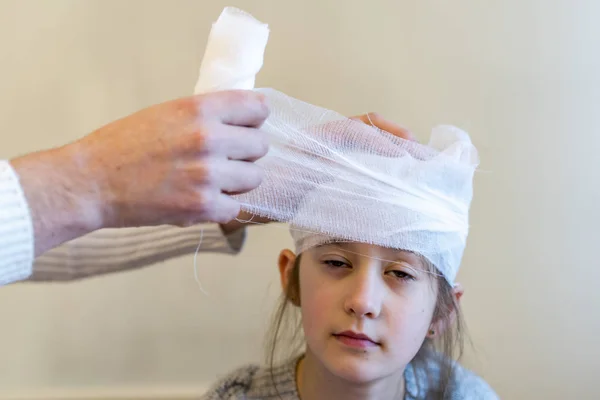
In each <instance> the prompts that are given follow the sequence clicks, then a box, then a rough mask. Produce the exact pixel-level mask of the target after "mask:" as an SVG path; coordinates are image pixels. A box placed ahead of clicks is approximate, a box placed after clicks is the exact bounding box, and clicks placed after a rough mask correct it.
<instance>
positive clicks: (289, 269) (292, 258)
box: [277, 249, 300, 305]
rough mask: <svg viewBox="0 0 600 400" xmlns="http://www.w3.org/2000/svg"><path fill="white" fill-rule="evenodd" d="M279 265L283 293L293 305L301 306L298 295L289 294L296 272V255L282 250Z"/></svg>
mask: <svg viewBox="0 0 600 400" xmlns="http://www.w3.org/2000/svg"><path fill="white" fill-rule="evenodd" d="M277 264H278V266H279V280H280V281H281V289H282V290H283V293H285V294H286V295H287V296H288V298H289V300H290V301H291V302H292V303H294V304H295V305H299V304H300V299H297V298H296V297H297V296H296V294H294V293H289V292H288V288H289V286H290V279H291V278H292V273H293V272H294V266H295V264H296V254H294V252H293V251H291V250H288V249H285V250H282V251H281V253H279V260H278V261H277ZM290 297H291V298H290Z"/></svg>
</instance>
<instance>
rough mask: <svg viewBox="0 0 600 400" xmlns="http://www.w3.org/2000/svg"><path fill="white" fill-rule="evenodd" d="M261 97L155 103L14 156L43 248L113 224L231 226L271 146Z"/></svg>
mask: <svg viewBox="0 0 600 400" xmlns="http://www.w3.org/2000/svg"><path fill="white" fill-rule="evenodd" d="M268 112H269V111H268V106H267V105H266V103H265V99H264V97H263V96H262V95H261V94H258V93H255V92H251V91H225V92H217V93H212V94H208V95H202V96H193V97H187V98H182V99H178V100H174V101H169V102H166V103H162V104H159V105H156V106H153V107H149V108H146V109H144V110H142V111H139V112H137V113H135V114H133V115H130V116H128V117H125V118H123V119H120V120H118V121H115V122H113V123H110V124H108V125H106V126H104V127H102V128H100V129H98V130H97V131H95V132H93V133H91V134H90V135H88V136H86V137H84V138H82V139H80V140H78V141H76V142H74V143H71V144H68V145H66V146H63V147H60V148H57V149H52V150H48V151H43V152H38V153H33V154H29V155H26V156H23V157H19V158H16V159H13V160H11V164H12V165H13V167H14V169H15V170H16V172H17V175H18V176H19V179H20V181H21V185H22V187H23V190H24V193H25V196H26V198H27V201H28V204H29V207H30V209H31V213H32V217H33V221H34V231H35V239H36V255H39V254H41V253H43V252H45V251H46V250H48V249H50V248H52V247H55V246H57V245H59V244H61V243H63V242H65V241H67V240H71V239H73V238H75V237H77V236H81V235H83V234H86V233H89V232H91V231H93V230H96V229H100V228H107V227H133V226H148V225H160V224H172V225H179V226H188V225H192V224H196V223H201V222H218V223H226V222H228V221H230V220H232V219H233V218H235V217H236V215H238V213H239V210H240V209H239V204H238V203H237V202H236V201H235V200H234V199H232V198H231V197H230V196H229V195H230V194H234V193H242V192H246V191H249V190H252V189H254V188H256V187H257V186H258V185H259V184H260V183H261V180H262V171H261V170H260V168H259V167H258V166H256V165H255V164H253V161H255V160H257V159H258V158H260V157H262V156H264V155H265V154H266V152H267V149H268V144H267V142H266V139H265V136H264V135H263V134H262V133H261V131H260V129H259V128H260V126H261V125H262V123H263V122H264V120H265V119H266V118H267V116H268Z"/></svg>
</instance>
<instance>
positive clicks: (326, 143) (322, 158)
mask: <svg viewBox="0 0 600 400" xmlns="http://www.w3.org/2000/svg"><path fill="white" fill-rule="evenodd" d="M203 64H204V65H209V64H210V63H208V62H206V60H205V62H203ZM257 90H259V91H261V92H262V93H264V94H265V96H266V97H267V99H268V103H269V105H270V107H271V115H270V116H269V118H268V119H267V121H266V122H265V124H264V125H263V130H264V131H265V132H266V133H267V134H268V136H269V140H270V150H269V153H268V154H267V156H265V157H264V158H262V159H260V160H258V161H257V164H259V165H260V166H261V167H263V168H264V171H265V179H264V181H263V183H262V184H261V186H260V187H259V188H257V189H255V190H253V191H251V192H249V193H246V194H242V195H238V196H236V197H237V199H238V200H239V201H240V202H241V203H242V207H243V209H245V210H247V211H249V212H251V213H253V214H257V215H261V216H264V217H268V218H271V219H274V220H277V221H281V222H287V223H289V225H290V230H291V234H292V237H293V239H294V242H295V245H296V250H297V252H299V253H300V252H303V251H305V250H307V249H309V248H311V247H314V246H317V245H321V244H324V243H327V242H331V241H356V242H362V243H368V244H374V245H379V246H383V247H389V248H394V249H400V250H408V251H412V252H415V253H418V254H420V255H422V256H423V257H425V258H426V259H427V260H429V261H430V262H431V263H432V264H433V265H435V267H436V268H437V269H438V270H439V271H440V273H441V274H442V275H443V276H444V277H445V278H446V280H447V281H448V282H449V283H451V284H452V283H453V282H454V279H455V277H456V274H457V272H458V268H459V265H460V263H461V259H462V255H463V251H464V248H465V245H466V239H467V234H468V230H469V217H468V216H469V208H470V203H471V199H472V193H473V186H472V181H473V175H474V172H475V169H476V167H477V165H478V162H479V161H478V155H477V151H476V149H475V147H474V146H473V144H472V143H471V141H470V139H469V136H468V135H467V134H466V133H465V132H463V131H461V130H460V129H458V128H455V127H452V126H440V127H437V128H435V129H434V130H433V131H432V134H431V138H430V141H429V143H428V144H427V145H423V144H419V143H416V142H413V141H408V140H405V139H401V138H398V137H395V136H393V135H391V134H390V133H388V132H384V131H381V130H379V129H377V128H375V127H373V126H369V125H366V124H364V123H362V122H359V121H354V120H350V119H348V118H347V117H345V116H343V115H340V114H338V113H336V112H334V111H330V110H327V109H324V108H321V107H318V106H315V105H312V104H308V103H306V102H303V101H300V100H297V99H294V98H292V97H289V96H287V95H285V94H283V93H281V92H278V91H276V90H273V89H257Z"/></svg>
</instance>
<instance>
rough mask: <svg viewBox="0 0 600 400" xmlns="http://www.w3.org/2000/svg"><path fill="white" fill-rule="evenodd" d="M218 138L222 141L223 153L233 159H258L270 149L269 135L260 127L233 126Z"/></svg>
mask: <svg viewBox="0 0 600 400" xmlns="http://www.w3.org/2000/svg"><path fill="white" fill-rule="evenodd" d="M217 140H220V141H222V145H221V154H225V156H226V157H227V158H229V159H231V160H242V161H256V160H258V159H259V158H261V157H264V156H265V155H266V154H267V152H268V151H269V143H268V140H267V137H266V135H265V134H264V133H263V132H261V131H260V130H258V129H252V128H242V127H237V126H236V127H233V126H232V127H229V128H228V129H226V130H225V131H224V132H223V134H222V135H220V136H219V138H218V139H217Z"/></svg>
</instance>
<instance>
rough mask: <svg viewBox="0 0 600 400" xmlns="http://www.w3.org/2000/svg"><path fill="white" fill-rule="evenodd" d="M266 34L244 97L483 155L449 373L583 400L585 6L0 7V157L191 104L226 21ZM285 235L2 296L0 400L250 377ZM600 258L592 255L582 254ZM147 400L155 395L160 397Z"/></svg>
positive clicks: (599, 331)
mask: <svg viewBox="0 0 600 400" xmlns="http://www.w3.org/2000/svg"><path fill="white" fill-rule="evenodd" d="M228 5H233V6H237V7H240V8H242V9H244V10H246V11H249V12H251V13H252V14H254V15H255V16H256V17H257V18H259V19H260V20H262V21H264V22H267V23H268V24H269V25H270V27H271V38H270V41H269V44H268V47H267V52H266V57H265V66H264V69H263V71H262V72H261V73H260V75H259V76H258V79H257V86H262V87H264V86H268V87H274V88H277V89H279V90H281V91H284V92H286V93H287V94H289V95H292V96H294V97H297V98H300V99H302V100H306V101H309V102H312V103H315V104H318V105H320V106H324V107H327V108H331V109H334V110H336V111H339V112H341V113H344V114H347V115H353V114H360V113H364V112H368V111H377V112H379V113H382V114H383V115H384V116H386V117H388V118H391V119H393V120H395V121H398V122H400V123H401V124H404V125H405V126H407V127H409V128H411V129H412V130H413V131H415V132H416V133H417V135H418V137H419V139H420V140H423V141H426V140H427V138H428V135H429V131H430V130H431V128H432V127H433V126H435V125H437V124H440V123H449V124H454V125H457V126H459V127H461V128H463V129H465V130H466V131H468V132H469V133H470V134H471V135H472V138H473V141H474V142H475V144H476V146H477V147H478V148H479V150H480V152H481V159H482V164H481V169H482V170H481V172H479V173H478V174H477V178H476V183H475V197H474V203H473V207H472V219H471V223H472V228H471V236H470V239H469V242H468V247H467V251H466V254H465V258H464V264H463V267H462V272H461V274H460V281H461V282H462V284H463V286H464V287H465V289H466V293H465V296H464V297H463V300H464V303H463V304H464V310H465V314H466V318H467V323H468V326H469V328H470V333H471V337H472V341H473V345H474V348H470V349H469V351H468V354H467V356H466V359H465V363H466V364H467V365H468V366H469V367H471V368H473V369H474V370H475V371H476V372H478V373H479V374H481V375H482V376H483V377H484V378H485V379H486V380H487V381H488V382H489V383H490V384H491V385H492V386H493V387H494V388H495V389H496V390H497V392H498V393H499V394H500V397H501V398H503V399H519V400H520V399H523V400H525V399H528V400H531V399H545V400H550V399H596V398H598V395H597V386H598V383H597V380H598V379H597V375H596V374H597V373H598V370H599V369H600V346H599V345H598V344H597V337H598V336H599V335H600V322H599V318H598V315H597V313H596V307H597V306H598V304H599V300H600V295H599V294H598V291H597V283H598V281H599V280H600V271H599V268H598V266H599V265H600V262H599V261H598V258H597V257H598V253H597V252H596V250H597V248H598V246H600V243H599V240H600V239H599V235H598V230H597V229H596V228H594V227H598V226H599V225H600V178H599V171H600V165H599V162H598V161H597V159H598V156H597V154H598V151H599V150H600V135H599V131H600V114H599V113H597V112H596V108H598V106H600V73H599V71H600V55H599V53H598V49H599V48H600V43H599V42H600V27H599V26H598V24H597V17H596V16H597V15H598V13H600V3H598V2H595V1H591V0H589V1H585V0H580V1H567V0H554V1H547V0H545V1H542V0H519V1H517V0H505V1H496V2H487V1H480V0H455V1H451V2H450V1H433V0H420V1H407V0H389V1H383V0H380V1H377V0H372V1H370V2H366V1H358V0H345V1H339V0H338V1H335V0H304V1H294V2H292V1H281V0H238V1H236V2H235V3H231V2H227V3H226V2H223V1H219V0H213V1H207V0H204V1H202V0H162V1H161V0H86V1H78V0H71V1H69V0H53V1H47V0H39V1H34V0H0V52H1V53H2V57H1V60H2V64H1V67H0V68H1V69H0V71H1V72H2V74H1V75H0V109H1V112H0V132H1V135H2V146H1V154H0V156H2V157H5V158H8V157H14V156H16V155H19V154H21V153H24V152H29V151H33V150H39V149H44V148H48V147H51V146H56V145H60V144H63V143H65V142H67V141H71V140H74V139H76V138H79V137H81V136H83V135H85V134H87V133H88V132H90V131H92V130H94V129H95V128H97V127H99V126H101V125H103V124H105V123H108V122H110V121H111V120H114V119H117V118H120V117H122V116H125V115H127V114H129V113H132V112H134V111H136V110H138V109H140V108H142V107H145V106H149V105H151V104H153V103H157V102H162V101H165V100H168V99H171V98H174V97H179V96H185V95H188V94H190V93H191V92H192V90H193V88H194V85H195V83H196V79H197V72H198V68H199V65H200V61H201V58H202V54H203V51H204V46H205V43H206V40H207V37H208V33H209V30H210V26H211V23H212V22H213V21H214V20H216V18H217V17H218V15H219V14H220V12H221V11H222V9H223V7H225V6H228ZM289 245H291V240H290V238H289V236H288V235H287V233H286V232H285V231H284V228H283V227H281V226H270V227H254V228H252V229H251V230H250V232H249V238H248V241H247V244H246V246H245V248H244V251H243V252H242V254H241V255H239V256H237V257H231V256H214V255H212V256H211V255H203V256H202V257H200V259H199V264H200V266H199V274H200V280H201V282H202V284H203V286H204V288H205V289H206V290H207V291H208V292H209V296H205V295H204V294H202V292H201V291H200V290H199V288H198V285H197V283H196V282H195V280H194V275H193V274H194V272H193V262H192V257H191V256H190V257H182V258H179V259H177V260H174V261H171V262H168V263H165V264H164V265H158V266H155V267H152V268H146V269H143V270H139V271H134V272H128V273H123V274H119V275H112V276H107V277H102V278H96V279H90V280H87V281H82V282H76V283H71V284H56V285H50V284H47V285H33V284H18V285H13V286H9V287H4V288H2V289H1V290H0V318H1V320H2V324H1V329H0V354H1V356H0V399H2V400H5V399H13V398H19V399H31V400H33V399H75V398H77V399H117V398H118V399H157V398H169V399H184V398H192V397H193V396H195V395H196V396H197V394H198V393H200V392H201V391H202V390H204V388H205V387H206V385H208V384H210V383H211V382H212V381H213V380H214V379H215V378H216V377H217V376H218V375H220V374H223V373H225V372H227V371H229V370H230V369H232V368H234V367H237V366H239V365H240V364H242V363H245V362H251V361H260V360H261V357H262V347H261V346H262V336H263V333H264V329H265V324H266V321H268V319H269V315H270V312H271V310H272V305H273V300H274V298H275V297H276V295H278V294H279V283H278V277H277V271H276V260H277V254H278V252H279V250H280V249H281V248H284V247H287V246H289ZM594 257H596V258H594ZM161 396H162V397H161Z"/></svg>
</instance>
